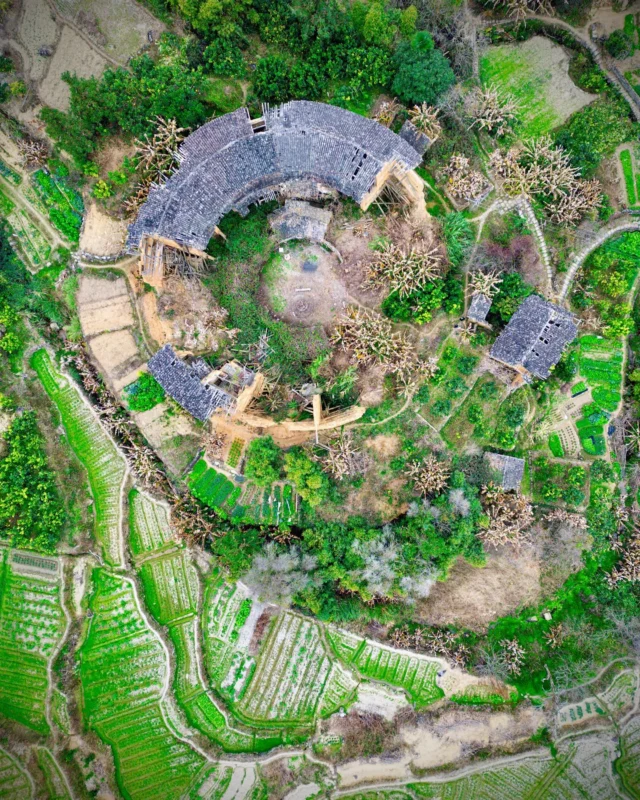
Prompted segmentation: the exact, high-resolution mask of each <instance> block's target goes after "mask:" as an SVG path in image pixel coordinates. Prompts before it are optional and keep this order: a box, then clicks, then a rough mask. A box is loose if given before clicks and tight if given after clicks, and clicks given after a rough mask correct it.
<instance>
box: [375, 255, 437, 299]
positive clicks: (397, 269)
mask: <svg viewBox="0 0 640 800" xmlns="http://www.w3.org/2000/svg"><path fill="white" fill-rule="evenodd" d="M442 269H443V258H442V253H441V252H440V250H439V249H438V248H437V247H424V246H423V247H420V248H412V249H410V250H403V249H402V248H401V247H398V246H397V245H395V244H392V243H385V244H383V245H382V247H381V248H380V249H379V250H377V251H376V252H375V254H374V257H373V260H372V262H371V263H370V264H369V273H368V276H367V280H366V282H365V286H366V287H367V288H371V289H376V290H377V289H384V290H385V291H386V292H389V291H391V292H398V293H399V294H400V296H401V297H406V296H407V295H410V294H412V293H413V292H416V291H418V290H419V289H422V288H424V286H426V285H427V283H429V282H430V281H432V280H433V279H434V278H437V277H438V276H439V275H440V274H441V273H442Z"/></svg>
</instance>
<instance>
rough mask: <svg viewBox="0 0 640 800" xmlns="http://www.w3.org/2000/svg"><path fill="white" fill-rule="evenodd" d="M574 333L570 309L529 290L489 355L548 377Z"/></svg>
mask: <svg viewBox="0 0 640 800" xmlns="http://www.w3.org/2000/svg"><path fill="white" fill-rule="evenodd" d="M577 333H578V326H577V324H576V322H575V319H574V317H573V315H572V314H571V313H570V312H569V311H567V310H566V309H564V308H561V307H560V306H556V305H554V304H553V303H550V302H549V301H548V300H544V299H543V298H542V297H538V295H533V294H532V295H529V297H527V298H525V299H524V300H523V302H522V303H521V304H520V306H519V308H518V310H517V311H516V312H515V314H514V315H513V316H512V317H511V319H510V320H509V324H508V325H507V327H506V328H505V329H504V330H503V331H502V333H501V334H500V336H499V337H498V339H497V340H496V342H495V344H494V345H493V347H492V348H491V356H492V357H493V358H495V359H496V360H497V361H502V362H503V363H505V364H508V365H509V366H512V367H518V366H522V367H524V368H525V369H527V370H528V371H529V372H530V373H531V374H532V375H535V376H536V377H537V378H548V377H549V375H550V373H551V369H552V367H554V366H555V365H556V364H557V363H558V361H559V360H560V356H561V355H562V352H563V350H564V348H565V347H566V346H567V345H568V344H569V343H570V342H572V341H573V340H574V339H575V337H576V335H577Z"/></svg>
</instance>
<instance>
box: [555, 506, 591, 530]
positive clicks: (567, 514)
mask: <svg viewBox="0 0 640 800" xmlns="http://www.w3.org/2000/svg"><path fill="white" fill-rule="evenodd" d="M544 519H545V522H550V523H557V522H559V523H563V524H565V525H568V526H569V527H570V528H575V529H576V530H580V531H586V530H587V528H588V527H589V526H588V524H587V520H586V517H584V516H583V515H582V514H574V513H572V512H571V511H567V510H566V509H565V508H554V509H553V511H550V512H549V513H548V514H546V515H545V518H544Z"/></svg>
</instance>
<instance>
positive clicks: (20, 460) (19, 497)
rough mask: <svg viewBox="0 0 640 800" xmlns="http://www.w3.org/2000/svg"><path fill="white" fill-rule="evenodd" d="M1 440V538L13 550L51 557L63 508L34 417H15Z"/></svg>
mask: <svg viewBox="0 0 640 800" xmlns="http://www.w3.org/2000/svg"><path fill="white" fill-rule="evenodd" d="M3 438H4V441H5V445H6V452H5V454H4V456H3V457H2V458H0V534H1V535H2V536H4V537H6V538H8V540H9V542H10V544H11V545H12V546H13V547H27V548H30V549H33V550H41V551H43V552H47V553H52V552H54V551H55V547H56V544H57V542H58V540H59V538H60V535H61V533H62V529H63V524H64V507H63V505H62V501H61V499H60V493H59V491H58V487H57V485H56V481H55V473H54V472H53V470H52V469H51V468H50V467H49V465H48V463H47V456H46V453H45V449H44V439H43V437H42V434H41V433H40V431H39V430H38V426H37V423H36V417H35V414H34V413H33V412H32V411H27V412H24V413H23V414H22V415H21V416H19V417H15V418H14V420H13V422H12V423H11V425H10V426H9V428H8V429H7V431H6V432H5V433H4V435H3Z"/></svg>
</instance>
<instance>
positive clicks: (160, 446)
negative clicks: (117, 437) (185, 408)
mask: <svg viewBox="0 0 640 800" xmlns="http://www.w3.org/2000/svg"><path fill="white" fill-rule="evenodd" d="M132 416H133V418H134V419H135V421H136V425H137V426H138V427H139V428H140V430H141V431H142V433H143V435H144V437H145V439H146V440H147V441H148V442H149V444H150V445H151V447H153V449H154V450H155V451H156V453H157V454H158V455H159V457H160V458H161V459H162V461H163V462H164V463H165V464H166V465H167V466H168V467H169V469H170V470H171V471H172V472H173V473H174V474H175V475H179V474H180V473H181V472H182V471H183V470H184V469H186V467H187V466H188V465H189V463H190V462H191V460H192V459H193V458H194V456H195V454H196V453H197V451H198V448H199V447H200V443H201V441H202V431H201V430H200V429H199V428H197V427H196V426H195V424H194V422H193V420H192V419H191V417H190V416H189V415H188V414H185V413H183V412H181V411H176V410H175V407H174V406H172V407H171V410H170V406H169V404H168V403H166V402H164V403H159V404H158V405H157V406H155V407H154V408H151V409H149V411H141V412H138V413H135V412H134V413H133V414H132Z"/></svg>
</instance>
